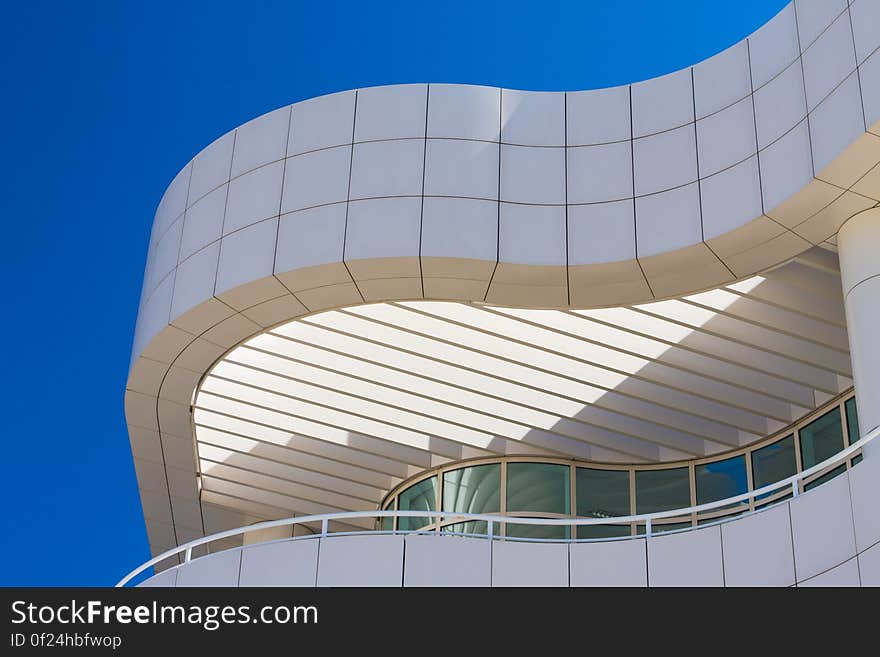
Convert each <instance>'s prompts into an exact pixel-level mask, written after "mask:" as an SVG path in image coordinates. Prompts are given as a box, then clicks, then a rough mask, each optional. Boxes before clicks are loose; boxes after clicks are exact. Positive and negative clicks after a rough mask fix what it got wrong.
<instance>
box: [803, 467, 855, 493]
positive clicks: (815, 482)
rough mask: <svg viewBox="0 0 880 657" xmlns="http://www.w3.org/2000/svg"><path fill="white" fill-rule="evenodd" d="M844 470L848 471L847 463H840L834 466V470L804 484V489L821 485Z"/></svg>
mask: <svg viewBox="0 0 880 657" xmlns="http://www.w3.org/2000/svg"><path fill="white" fill-rule="evenodd" d="M844 472H846V464H841V465H838V466H837V467H836V468H834V469H833V470H829V471H828V472H826V473H825V474H823V475H822V476H821V477H819V478H818V479H813V481H811V482H810V483H808V484H804V490H805V491H807V490H812V489H813V488H815V487H816V486H821V485H822V484H824V483H825V482H826V481H828V480H830V479H834V478H835V477H836V476H837V475H839V474H843V473H844Z"/></svg>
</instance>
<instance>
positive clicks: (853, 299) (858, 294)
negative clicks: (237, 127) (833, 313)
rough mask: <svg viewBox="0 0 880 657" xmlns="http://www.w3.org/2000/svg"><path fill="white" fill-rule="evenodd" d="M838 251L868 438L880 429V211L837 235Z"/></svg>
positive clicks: (874, 449)
mask: <svg viewBox="0 0 880 657" xmlns="http://www.w3.org/2000/svg"><path fill="white" fill-rule="evenodd" d="M837 248H838V251H839V254H840V274H841V279H842V281H843V295H844V303H845V307H846V328H847V332H848V333H849V349H850V354H851V357H852V365H853V378H854V380H855V387H856V400H857V404H858V408H859V430H860V433H861V435H862V436H864V435H865V434H866V433H868V432H869V431H870V430H871V429H874V428H875V427H877V426H878V425H880V208H872V209H870V210H865V211H864V212H860V213H859V214H857V215H855V216H853V217H852V218H850V219H849V220H848V221H847V222H846V223H845V224H844V225H843V226H842V227H841V229H840V232H839V233H838V235H837ZM869 454H876V455H877V457H878V458H880V438H878V439H877V441H875V442H872V443H871V444H870V445H869V446H868V447H867V448H866V450H865V455H866V456H868V455H869Z"/></svg>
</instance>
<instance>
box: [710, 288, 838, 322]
mask: <svg viewBox="0 0 880 657" xmlns="http://www.w3.org/2000/svg"><path fill="white" fill-rule="evenodd" d="M738 285H739V284H738V283H737V284H734V285H731V286H729V287H728V288H727V289H728V290H731V291H734V292H736V293H737V294H740V295H741V296H743V295H744V294H748V295H750V296H751V297H752V298H754V299H760V300H761V301H763V302H764V303H769V304H773V305H775V306H778V307H779V308H785V309H787V310H794V311H796V312H799V313H801V314H802V315H803V316H805V317H812V318H814V319H820V320H822V321H823V322H826V323H828V324H832V325H834V326H837V327H840V328H842V329H843V330H844V331H846V314H845V313H844V309H843V304H842V303H841V300H840V298H835V299H828V298H826V297H823V296H821V295H819V294H811V293H808V292H806V291H802V290H794V289H792V286H791V285H787V284H785V283H783V282H782V281H778V280H775V279H767V280H766V281H765V282H764V283H762V284H761V286H760V287H759V288H756V289H754V290H753V291H751V292H745V293H743V292H741V291H740V290H739V289H738V288H737V286H738ZM838 297H839V295H838Z"/></svg>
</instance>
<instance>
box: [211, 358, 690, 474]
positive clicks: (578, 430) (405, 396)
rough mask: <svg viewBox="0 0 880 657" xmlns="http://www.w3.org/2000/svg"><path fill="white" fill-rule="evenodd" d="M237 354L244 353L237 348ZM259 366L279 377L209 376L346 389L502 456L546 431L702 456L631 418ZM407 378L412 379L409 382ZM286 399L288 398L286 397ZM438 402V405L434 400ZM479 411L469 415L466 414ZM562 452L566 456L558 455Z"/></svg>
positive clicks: (227, 370)
mask: <svg viewBox="0 0 880 657" xmlns="http://www.w3.org/2000/svg"><path fill="white" fill-rule="evenodd" d="M241 351H244V352H246V351H247V350H245V349H243V350H241ZM259 360H260V361H261V363H260V364H261V366H262V367H270V366H273V365H274V366H275V371H276V372H278V373H279V374H282V375H283V376H282V377H279V376H275V375H268V374H266V373H264V372H262V371H256V372H255V371H253V370H251V369H249V368H248V367H247V366H242V365H239V364H238V363H232V362H231V361H227V362H224V363H221V364H219V365H218V366H217V367H216V368H215V369H214V371H213V373H212V375H213V376H219V377H222V378H232V379H234V380H242V381H247V382H248V383H249V384H250V385H259V386H261V387H264V388H267V389H273V388H274V389H277V388H279V387H282V386H287V387H288V390H289V391H294V390H295V389H296V386H297V384H299V383H301V382H303V381H306V382H309V383H315V384H316V385H319V386H322V387H324V388H327V389H330V390H333V389H334V388H335V389H337V390H346V392H347V393H349V394H351V395H355V396H359V397H361V398H365V399H370V398H382V399H383V400H385V402H386V403H388V404H390V405H392V406H395V407H397V408H398V409H410V410H413V411H416V412H418V413H419V414H423V415H425V419H424V420H421V419H420V420H418V421H417V422H418V424H419V425H420V426H422V425H423V426H424V428H425V429H426V430H430V429H431V427H430V423H431V422H433V417H434V416H438V417H449V418H452V419H454V420H455V421H456V422H458V423H460V424H463V425H465V426H470V427H472V428H473V427H477V426H483V427H484V428H485V429H486V430H489V431H491V432H493V433H494V434H496V435H498V436H507V437H509V438H511V439H512V440H513V441H515V442H514V445H517V447H516V448H513V449H512V446H511V445H510V444H508V445H506V446H505V448H504V450H505V452H508V453H516V452H517V451H520V447H519V445H521V444H522V440H523V438H524V437H525V436H526V435H528V436H529V442H531V443H538V441H539V440H540V439H542V437H544V436H545V434H546V432H545V430H552V431H553V432H555V434H558V435H551V434H546V438H547V439H548V441H543V442H541V443H540V444H541V445H543V446H544V448H545V449H553V448H554V447H555V445H554V443H556V442H557V441H558V440H559V436H567V437H569V438H572V439H576V440H593V441H594V442H595V441H596V440H598V439H599V438H601V435H600V433H601V432H604V431H605V430H606V429H608V428H611V429H612V430H613V431H614V433H613V434H608V435H609V436H610V439H611V440H612V441H613V446H614V448H615V449H617V450H622V449H626V446H627V444H630V445H631V449H632V450H635V451H633V453H632V454H631V456H633V457H634V458H637V459H641V458H645V459H650V460H653V458H654V454H650V453H649V454H642V453H641V452H642V449H643V447H644V446H643V445H641V444H639V443H638V442H632V441H629V440H627V434H628V433H629V432H628V431H627V429H629V431H641V432H643V433H641V434H640V433H636V434H634V435H633V437H635V438H636V439H639V436H640V435H645V432H646V433H647V435H648V436H649V437H650V436H651V435H655V436H656V439H657V440H659V441H665V442H661V444H662V445H673V446H676V447H677V448H678V449H679V450H680V451H684V452H686V453H690V454H692V455H699V454H702V453H703V451H704V446H703V438H702V437H700V436H687V435H684V434H682V433H681V432H674V431H672V430H670V429H668V428H666V427H663V426H660V425H651V426H647V425H645V424H644V423H639V422H638V421H637V420H635V419H631V418H619V417H618V418H613V419H616V420H618V421H617V422H616V423H612V424H614V426H612V427H608V426H607V425H605V426H603V425H601V424H590V423H585V422H582V421H580V420H571V419H569V418H566V417H560V416H558V415H554V414H551V413H548V412H545V411H543V410H539V409H534V408H530V407H526V406H520V405H518V404H513V403H510V402H508V401H506V400H500V399H497V398H491V397H487V396H485V395H478V394H476V393H473V392H468V391H463V390H459V389H457V388H454V387H450V386H443V385H440V384H437V383H435V382H431V381H425V380H422V381H419V380H418V379H416V380H413V381H411V382H410V383H411V385H414V386H418V387H413V388H410V389H409V390H418V389H419V388H421V391H420V394H415V393H413V392H410V391H409V390H403V389H401V388H398V387H396V386H394V385H393V383H399V382H394V381H393V379H392V381H391V383H390V384H386V383H385V382H383V384H381V385H380V384H376V383H372V382H367V381H365V380H363V379H362V378H360V377H355V376H352V375H347V374H342V373H338V372H329V371H326V370H322V369H319V368H316V367H312V366H310V365H308V364H298V365H294V364H293V363H291V362H285V361H284V360H283V359H276V362H275V363H272V362H267V359H266V358H264V357H263V358H260V359H259ZM410 378H411V379H413V378H414V377H410ZM289 394H294V393H293V392H290V393H289ZM440 400H442V401H440ZM475 408H476V409H479V411H475V410H472V409H475ZM563 453H568V452H567V451H564V452H563Z"/></svg>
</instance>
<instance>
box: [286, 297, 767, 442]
mask: <svg viewBox="0 0 880 657" xmlns="http://www.w3.org/2000/svg"><path fill="white" fill-rule="evenodd" d="M343 312H344V311H338V313H337V314H338V315H342V314H343ZM328 314H329V313H328ZM310 319H314V321H316V322H317V321H320V322H323V323H327V324H330V323H333V324H339V325H340V326H341V325H342V324H344V323H345V322H344V321H343V318H340V317H334V318H332V319H330V318H327V317H322V315H316V316H314V317H313V318H310ZM345 319H346V320H347V319H348V318H345ZM358 319H361V318H357V317H354V318H353V323H354V322H356V323H357V327H356V328H352V329H351V331H352V334H351V335H348V338H349V339H350V340H353V341H357V340H361V339H362V338H360V337H357V336H356V335H354V333H355V332H358V334H359V335H363V334H364V333H371V334H372V335H371V339H373V340H375V339H376V338H377V336H379V335H381V334H382V333H384V334H385V335H386V339H387V340H388V345H386V346H389V347H390V346H391V345H392V344H394V345H397V346H396V347H393V348H396V349H407V350H410V351H411V352H412V353H422V354H424V353H431V355H432V357H433V358H438V359H443V360H444V361H445V362H446V363H468V365H469V366H471V367H473V368H475V369H478V370H480V371H483V372H485V373H487V374H490V375H491V376H493V377H495V378H506V379H513V380H515V381H518V382H525V381H529V382H531V383H532V384H533V385H537V386H539V387H542V388H544V389H546V390H551V391H554V392H556V393H557V394H563V395H566V396H572V397H575V398H581V399H586V400H587V403H595V402H596V400H597V399H598V398H599V397H602V396H604V395H606V394H608V393H609V392H610V391H612V390H613V391H616V392H622V393H624V394H626V395H627V396H630V397H634V398H638V399H642V400H644V401H648V402H652V403H655V404H660V405H665V406H668V407H669V408H674V409H680V410H685V411H687V412H689V413H692V414H695V415H701V414H704V416H705V417H713V418H715V419H717V420H719V421H721V422H725V423H729V424H731V425H733V426H736V427H738V428H739V429H741V430H743V431H747V432H752V433H758V434H761V435H763V434H764V433H766V429H767V426H766V421H765V419H764V418H763V417H762V416H760V415H758V414H752V413H750V412H748V410H743V411H740V412H735V413H732V412H730V411H731V410H732V409H731V407H730V406H728V405H726V404H723V403H722V404H716V403H715V402H714V401H713V400H712V399H709V398H707V397H701V396H700V395H699V394H694V393H693V392H682V391H679V390H676V389H673V388H670V387H667V386H664V385H659V384H656V383H653V382H650V381H642V380H639V379H637V378H635V377H628V376H626V375H624V374H621V373H620V372H617V371H607V372H603V371H602V368H599V367H595V366H589V365H585V364H582V363H578V362H576V361H574V360H572V359H567V358H563V357H557V356H554V355H552V354H549V353H548V352H546V351H545V350H543V349H540V348H534V349H532V351H533V352H534V353H527V352H526V351H524V349H522V346H521V345H517V347H520V349H518V355H519V356H525V358H526V362H525V363H522V362H516V361H514V360H507V359H503V358H499V357H496V356H494V355H490V354H488V353H485V352H484V351H482V350H480V349H475V348H468V347H464V346H461V345H452V344H448V343H447V342H446V341H445V340H441V339H438V338H433V337H428V336H426V335H415V334H412V333H409V332H408V331H404V330H401V329H399V328H398V327H395V326H392V325H390V324H387V323H385V324H382V323H379V322H375V320H372V321H373V323H374V325H372V326H371V323H370V322H363V321H362V322H357V320H358ZM286 328H293V326H292V325H288V327H286ZM336 330H337V331H338V332H342V329H341V328H337V329H336ZM389 336H390V337H389ZM432 350H433V352H432ZM542 359H544V360H542ZM597 378H598V379H599V381H598V382H597V381H596V379H597ZM691 389H692V390H695V389H697V386H696V385H693V386H691Z"/></svg>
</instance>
